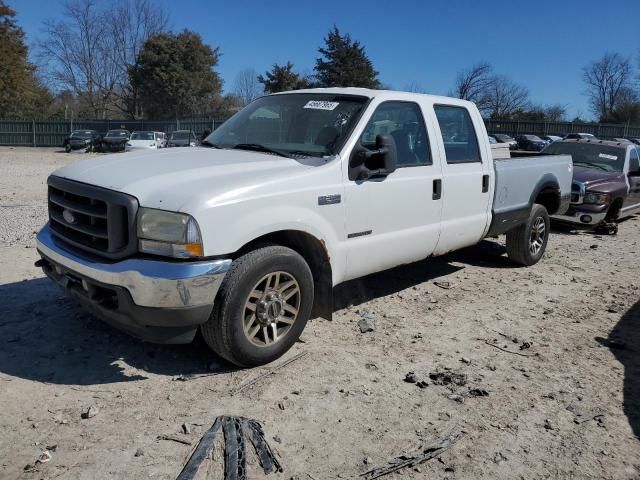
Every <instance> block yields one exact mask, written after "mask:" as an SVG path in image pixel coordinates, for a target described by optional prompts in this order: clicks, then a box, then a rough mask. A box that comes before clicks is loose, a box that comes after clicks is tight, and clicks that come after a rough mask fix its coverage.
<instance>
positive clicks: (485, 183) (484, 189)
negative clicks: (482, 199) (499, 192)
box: [482, 175, 489, 193]
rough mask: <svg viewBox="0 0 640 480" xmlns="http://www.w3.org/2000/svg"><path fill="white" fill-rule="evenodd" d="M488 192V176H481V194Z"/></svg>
mask: <svg viewBox="0 0 640 480" xmlns="http://www.w3.org/2000/svg"><path fill="white" fill-rule="evenodd" d="M488 191H489V175H483V176H482V193H487V192H488Z"/></svg>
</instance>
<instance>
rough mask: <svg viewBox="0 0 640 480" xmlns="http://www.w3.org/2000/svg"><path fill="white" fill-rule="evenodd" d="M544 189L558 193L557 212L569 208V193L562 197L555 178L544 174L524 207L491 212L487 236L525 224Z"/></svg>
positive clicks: (499, 233)
mask: <svg viewBox="0 0 640 480" xmlns="http://www.w3.org/2000/svg"><path fill="white" fill-rule="evenodd" d="M545 189H553V190H555V191H556V192H558V198H557V202H558V205H559V207H560V208H558V211H566V209H567V208H568V207H569V202H570V201H571V192H567V193H566V194H564V195H562V194H561V193H560V186H559V182H558V179H557V178H556V176H555V175H554V174H553V173H546V174H545V175H543V176H542V177H541V178H540V180H538V182H537V183H536V185H535V187H534V188H533V191H532V193H531V196H530V197H529V201H528V203H527V204H526V205H524V206H522V207H515V208H513V209H510V210H505V211H502V212H499V213H496V212H495V210H494V211H492V216H491V217H492V218H491V226H490V227H489V233H487V236H488V237H495V236H498V235H501V234H503V233H506V232H508V231H509V230H512V229H514V228H516V227H519V226H520V225H523V224H524V223H526V221H527V220H528V219H529V214H530V213H531V209H532V208H533V204H534V203H536V202H535V201H536V199H537V198H538V196H539V195H540V193H541V192H543V191H544V190H545ZM563 202H564V206H563ZM545 206H546V205H545ZM563 208H564V210H563ZM550 213H551V212H550Z"/></svg>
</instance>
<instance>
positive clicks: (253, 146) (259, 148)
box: [233, 143, 292, 158]
mask: <svg viewBox="0 0 640 480" xmlns="http://www.w3.org/2000/svg"><path fill="white" fill-rule="evenodd" d="M233 148H234V149H237V150H253V151H254V152H264V153H274V154H276V155H280V156H281V157H285V158H292V157H291V155H289V154H288V153H285V152H283V151H282V150H276V149H275V148H271V147H267V146H265V145H261V144H259V143H238V144H237V145H234V146H233Z"/></svg>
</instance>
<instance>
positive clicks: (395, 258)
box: [37, 88, 572, 367]
mask: <svg viewBox="0 0 640 480" xmlns="http://www.w3.org/2000/svg"><path fill="white" fill-rule="evenodd" d="M571 177H572V164H571V158H570V157H569V156H562V155H561V156H546V157H536V158H526V157H522V158H514V159H501V160H495V161H494V159H493V156H492V149H491V146H490V144H489V142H488V140H487V132H486V130H485V127H484V122H483V120H482V117H481V116H480V113H479V111H478V109H477V108H476V106H475V105H474V104H473V103H471V102H467V101H463V100H459V99H453V98H447V97H438V96H431V95H422V94H414V93H407V92H393V91H380V90H367V89H356V88H329V89H310V90H300V91H295V92H286V93H280V94H275V95H269V96H265V97H261V98H259V99H257V100H255V101H254V102H252V103H251V104H249V105H248V106H247V107H245V108H244V109H243V110H241V111H240V112H238V113H237V114H236V115H234V116H233V117H232V118H231V119H229V120H228V121H227V122H225V123H224V124H223V125H222V126H221V127H219V128H218V129H217V130H215V131H214V132H213V133H211V134H210V135H209V136H208V137H207V138H206V139H204V141H203V142H202V145H201V146H200V147H196V148H189V149H166V150H162V151H159V152H155V153H152V152H148V151H141V152H131V153H130V154H129V155H127V156H125V158H122V157H118V156H104V157H101V158H96V159H92V160H91V161H84V162H78V163H76V164H73V165H70V166H67V167H64V168H62V169H60V170H58V171H56V172H54V173H53V174H52V175H51V177H50V178H49V181H48V183H49V223H48V224H47V225H46V226H45V227H44V228H43V229H42V231H41V232H40V233H39V235H38V238H37V242H38V251H39V253H40V255H41V257H42V258H41V261H40V262H39V265H41V266H42V268H43V270H44V271H45V273H46V274H47V275H48V276H50V277H51V278H52V279H53V280H54V281H56V282H57V283H58V284H60V285H62V286H63V287H64V288H65V289H66V290H67V292H69V294H71V295H72V296H74V298H76V299H78V300H79V301H80V302H81V303H83V304H84V305H85V306H86V307H87V308H89V309H90V310H91V311H92V312H94V313H95V314H96V315H98V316H100V317H101V318H103V319H105V320H106V321H108V322H109V323H112V324H113V325H116V326H118V327H119V328H121V329H123V330H125V331H128V332H129V333H131V334H133V335H136V336H138V337H141V338H144V339H147V340H152V341H157V342H170V343H184V342H189V341H191V340H192V339H193V337H194V335H195V333H196V331H197V330H198V329H200V331H201V332H202V334H203V337H204V339H205V341H206V342H207V344H208V345H209V346H210V347H211V348H212V349H213V350H214V351H215V352H217V353H218V354H219V355H221V356H222V357H224V358H226V359H227V360H229V361H231V362H233V363H235V364H237V365H240V366H245V367H246V366H254V365H261V364H264V363H267V362H270V361H272V360H274V359H276V358H278V357H279V356H281V355H282V354H284V353H285V352H286V351H287V350H288V349H289V348H290V347H291V346H292V345H293V343H294V342H295V341H296V340H297V338H298V337H299V335H300V334H301V332H302V330H303V329H304V326H305V324H306V322H307V320H308V319H309V318H312V317H317V316H323V317H325V318H330V317H331V314H332V289H333V287H334V286H336V285H338V284H340V283H342V282H344V281H346V280H350V279H354V278H357V277H361V276H363V275H367V274H370V273H374V272H378V271H381V270H385V269H388V268H392V267H395V266H398V265H403V264H406V263H409V262H414V261H417V260H421V259H424V258H427V257H429V256H434V255H442V254H445V253H447V252H449V251H452V250H456V249H459V248H463V247H467V246H470V245H474V244H475V243H477V242H479V241H480V240H482V239H483V238H485V237H486V236H498V235H501V234H506V244H507V253H508V255H509V258H511V259H512V260H513V261H514V264H517V265H524V266H530V265H534V264H535V263H537V262H538V261H539V260H540V259H541V258H542V257H543V255H544V252H545V249H546V247H547V242H548V239H549V233H550V230H549V214H562V213H564V212H565V210H566V208H567V207H568V204H569V199H570V190H571Z"/></svg>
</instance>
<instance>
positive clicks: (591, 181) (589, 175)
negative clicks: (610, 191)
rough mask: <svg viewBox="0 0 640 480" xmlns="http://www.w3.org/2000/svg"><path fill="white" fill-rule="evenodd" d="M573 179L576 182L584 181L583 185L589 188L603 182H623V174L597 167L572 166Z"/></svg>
mask: <svg viewBox="0 0 640 480" xmlns="http://www.w3.org/2000/svg"><path fill="white" fill-rule="evenodd" d="M573 179H574V180H575V181H576V182H581V183H584V185H585V187H586V188H587V189H590V188H593V187H596V186H598V185H602V184H605V183H619V182H624V174H623V173H622V172H605V171H604V170H599V169H597V168H587V167H579V166H574V168H573Z"/></svg>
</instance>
